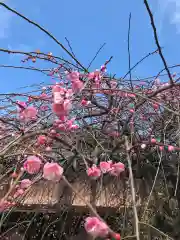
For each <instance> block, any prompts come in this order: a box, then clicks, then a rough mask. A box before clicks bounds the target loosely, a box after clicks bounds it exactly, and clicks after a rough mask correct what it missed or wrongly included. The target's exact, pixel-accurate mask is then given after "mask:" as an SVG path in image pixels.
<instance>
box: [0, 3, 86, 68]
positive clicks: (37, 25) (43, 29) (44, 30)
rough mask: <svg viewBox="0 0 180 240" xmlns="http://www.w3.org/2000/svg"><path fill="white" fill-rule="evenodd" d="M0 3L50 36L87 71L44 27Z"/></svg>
mask: <svg viewBox="0 0 180 240" xmlns="http://www.w3.org/2000/svg"><path fill="white" fill-rule="evenodd" d="M0 5H2V6H3V7H4V8H6V9H8V10H9V11H11V12H13V13H15V14H16V15H18V16H19V17H21V18H23V19H24V20H26V21H27V22H29V23H30V24H32V25H34V26H35V27H37V28H39V29H40V30H41V31H42V32H44V33H46V34H47V35H48V36H49V37H50V38H52V39H53V40H54V41H55V42H56V43H57V44H58V45H59V46H60V47H61V48H62V49H63V50H64V51H65V52H66V53H67V54H68V55H69V56H70V57H71V58H72V59H73V60H74V61H75V62H76V63H77V64H78V65H79V66H81V67H82V68H83V70H84V71H85V72H87V69H86V68H85V67H84V66H83V65H82V64H81V63H80V62H79V61H78V60H77V59H76V58H75V57H74V56H73V54H72V53H70V52H69V51H68V50H67V49H66V48H65V47H64V45H63V44H62V43H60V42H59V41H58V40H57V39H56V38H55V37H54V36H53V35H52V34H51V33H50V32H48V31H47V30H46V29H45V28H43V27H41V26H40V25H39V24H37V23H36V22H34V21H32V20H30V19H29V18H27V17H25V16H24V15H22V14H21V13H19V12H17V11H16V10H14V9H12V8H10V7H9V6H7V5H6V4H4V3H2V2H0Z"/></svg>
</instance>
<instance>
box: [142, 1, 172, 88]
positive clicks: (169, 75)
mask: <svg viewBox="0 0 180 240" xmlns="http://www.w3.org/2000/svg"><path fill="white" fill-rule="evenodd" d="M144 4H145V6H146V9H147V12H148V14H149V17H150V20H151V25H152V28H153V32H154V39H155V43H156V45H157V48H158V52H159V55H160V57H161V59H162V61H163V64H164V67H165V69H166V71H167V74H168V77H169V79H170V83H171V84H173V83H174V82H173V79H172V76H171V73H170V71H169V69H168V66H167V63H166V60H165V58H164V56H163V53H162V50H161V47H160V44H159V40H158V36H157V31H156V26H155V23H154V18H153V14H152V12H151V9H150V7H149V4H148V1H147V0H144Z"/></svg>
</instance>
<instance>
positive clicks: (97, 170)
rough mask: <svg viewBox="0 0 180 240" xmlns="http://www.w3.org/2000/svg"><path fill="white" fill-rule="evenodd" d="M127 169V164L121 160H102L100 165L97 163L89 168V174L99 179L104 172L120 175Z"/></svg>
mask: <svg viewBox="0 0 180 240" xmlns="http://www.w3.org/2000/svg"><path fill="white" fill-rule="evenodd" d="M124 171H125V165H124V164H123V163H121V162H118V163H112V161H107V162H106V161H102V162H100V164H99V166H96V165H95V164H93V165H92V167H90V168H88V169H87V175H88V176H89V177H91V178H92V179H95V180H96V179H98V178H99V177H100V176H101V175H102V174H105V173H108V174H110V175H111V176H115V177H118V176H119V175H120V174H121V173H122V172H124Z"/></svg>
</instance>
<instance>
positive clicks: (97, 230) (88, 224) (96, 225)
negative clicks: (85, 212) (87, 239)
mask: <svg viewBox="0 0 180 240" xmlns="http://www.w3.org/2000/svg"><path fill="white" fill-rule="evenodd" d="M84 228H85V230H86V232H87V233H88V234H90V235H91V236H93V237H95V238H96V237H106V236H107V235H108V233H109V227H108V226H107V224H106V223H104V222H103V221H101V220H100V219H99V218H97V217H87V218H86V219H85V223H84Z"/></svg>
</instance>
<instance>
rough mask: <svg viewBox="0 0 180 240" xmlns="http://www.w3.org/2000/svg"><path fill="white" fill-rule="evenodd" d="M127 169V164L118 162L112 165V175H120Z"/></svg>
mask: <svg viewBox="0 0 180 240" xmlns="http://www.w3.org/2000/svg"><path fill="white" fill-rule="evenodd" d="M124 171H125V166H124V164H123V163H121V162H118V163H114V164H112V165H111V170H110V171H109V173H110V175H112V176H116V177H118V176H119V175H120V174H121V173H122V172H124Z"/></svg>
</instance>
